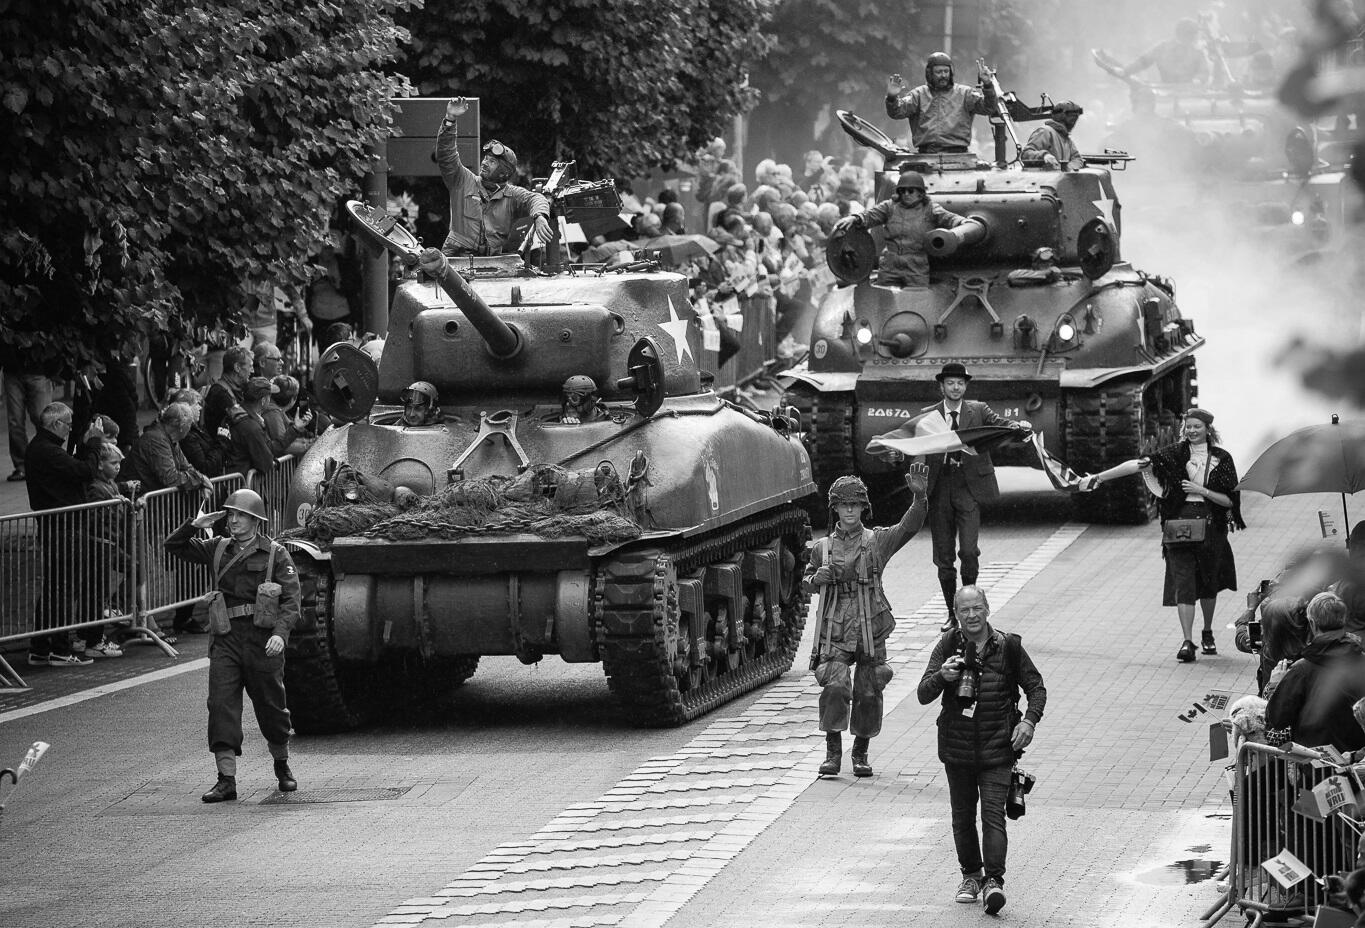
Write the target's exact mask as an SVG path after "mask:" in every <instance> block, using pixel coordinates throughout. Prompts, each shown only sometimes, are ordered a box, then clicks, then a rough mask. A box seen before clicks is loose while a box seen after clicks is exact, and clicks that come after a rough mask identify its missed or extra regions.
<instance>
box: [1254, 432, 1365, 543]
mask: <svg viewBox="0 0 1365 928" xmlns="http://www.w3.org/2000/svg"><path fill="white" fill-rule="evenodd" d="M1237 489H1239V490H1252V491H1254V492H1256V493H1264V494H1265V495H1266V496H1272V497H1273V496H1293V495H1295V494H1299V493H1340V494H1341V512H1342V515H1343V516H1344V517H1345V518H1346V527H1347V528H1348V529H1349V527H1350V515H1349V514H1348V513H1347V511H1346V494H1348V493H1358V492H1360V491H1361V490H1365V421H1354V422H1342V421H1341V420H1340V419H1339V418H1338V417H1337V416H1335V415H1334V416H1332V422H1331V424H1330V425H1310V426H1309V427H1308V428H1305V429H1299V430H1298V431H1297V432H1293V433H1291V434H1289V435H1286V436H1285V437H1284V438H1281V439H1280V440H1279V441H1277V442H1275V444H1273V445H1271V446H1270V447H1269V448H1267V449H1265V451H1263V452H1262V453H1261V456H1260V457H1258V458H1257V459H1256V461H1255V463H1253V464H1252V465H1251V467H1250V468H1248V469H1247V472H1246V476H1245V477H1243V478H1242V481H1241V482H1240V483H1238V484H1237Z"/></svg>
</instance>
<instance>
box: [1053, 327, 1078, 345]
mask: <svg viewBox="0 0 1365 928" xmlns="http://www.w3.org/2000/svg"><path fill="white" fill-rule="evenodd" d="M1057 337H1058V338H1060V339H1061V340H1062V341H1064V342H1069V341H1071V340H1072V339H1073V338H1075V337H1076V327H1075V326H1074V325H1072V324H1071V323H1069V322H1063V323H1062V324H1061V325H1059V326H1057Z"/></svg>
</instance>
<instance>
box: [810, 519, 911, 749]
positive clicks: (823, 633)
mask: <svg viewBox="0 0 1365 928" xmlns="http://www.w3.org/2000/svg"><path fill="white" fill-rule="evenodd" d="M926 508H927V507H926V504H925V503H924V501H923V500H916V501H915V503H914V505H912V506H911V507H910V508H909V510H907V511H906V513H905V516H904V517H902V519H901V521H900V522H899V523H897V524H896V525H893V526H890V527H885V528H863V529H862V530H861V531H855V532H850V533H844V532H842V531H840V530H839V529H837V528H836V529H834V530H833V531H831V532H830V534H829V536H828V537H827V538H824V539H822V540H821V541H820V542H818V543H817V544H816V545H815V547H814V548H813V549H812V551H811V559H810V562H809V563H808V564H807V565H806V582H807V585H810V584H812V583H813V580H812V578H813V577H814V575H815V572H816V571H817V570H819V569H820V568H821V567H822V566H824V565H825V564H828V565H829V566H830V568H831V569H832V572H833V574H834V582H832V583H826V584H823V585H821V586H820V590H819V592H820V619H819V625H818V626H817V628H816V632H817V639H816V647H817V648H818V649H819V657H820V663H819V666H818V667H817V668H816V670H815V679H816V681H817V682H819V683H820V684H821V685H822V686H823V687H824V689H823V690H821V692H820V730H821V731H826V732H832V731H843V730H844V729H845V728H848V729H850V730H851V731H852V732H853V734H854V735H855V736H856V737H860V738H871V737H873V736H875V735H877V734H878V733H879V732H881V730H882V691H883V690H884V689H886V685H887V684H888V683H889V682H891V676H892V672H891V668H890V667H888V666H887V664H886V639H887V637H888V636H890V634H891V632H892V630H893V629H894V628H895V627H896V620H895V618H894V617H893V616H892V615H891V605H890V603H888V602H887V600H886V593H885V592H884V591H883V589H882V577H881V575H882V570H883V568H884V567H885V566H886V562H887V561H888V560H890V558H891V556H892V555H893V554H895V553H896V552H897V551H899V550H900V549H901V548H902V547H903V546H904V545H905V543H906V542H908V541H909V540H910V539H911V538H913V537H914V536H915V533H916V532H917V531H919V529H920V526H921V525H923V524H924V515H925V510H926Z"/></svg>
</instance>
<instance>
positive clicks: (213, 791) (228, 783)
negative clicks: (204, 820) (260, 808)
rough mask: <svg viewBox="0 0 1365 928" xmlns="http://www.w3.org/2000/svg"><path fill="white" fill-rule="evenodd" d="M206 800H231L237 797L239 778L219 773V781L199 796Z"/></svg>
mask: <svg viewBox="0 0 1365 928" xmlns="http://www.w3.org/2000/svg"><path fill="white" fill-rule="evenodd" d="M199 798H200V799H202V800H203V801H204V802H229V801H231V800H233V799H236V798H237V778H236V777H228V776H224V775H223V774H221V773H220V774H218V782H217V783H215V784H213V786H212V788H210V789H209V791H208V792H207V793H205V794H204V795H202V796H200V797H199Z"/></svg>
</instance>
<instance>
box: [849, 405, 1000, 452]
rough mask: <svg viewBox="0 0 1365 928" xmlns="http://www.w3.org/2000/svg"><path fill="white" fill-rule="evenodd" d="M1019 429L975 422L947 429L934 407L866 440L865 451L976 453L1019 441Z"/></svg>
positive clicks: (946, 424)
mask: <svg viewBox="0 0 1365 928" xmlns="http://www.w3.org/2000/svg"><path fill="white" fill-rule="evenodd" d="M1022 437H1023V433H1022V431H1021V430H1020V429H1017V428H1015V427H1014V426H1012V425H978V426H973V427H972V428H965V429H956V430H954V429H950V428H949V427H948V423H946V422H944V421H943V416H942V415H940V414H939V412H938V410H936V409H933V410H930V411H928V412H923V413H920V414H919V415H918V416H916V417H915V418H913V419H907V420H906V421H905V424H903V425H902V426H901V427H900V428H898V429H896V430H895V431H892V432H886V433H884V434H882V435H878V436H876V437H875V438H873V439H872V440H871V441H870V442H868V443H867V452H868V454H886V453H888V452H892V451H895V452H898V453H900V454H903V455H905V456H906V457H918V456H919V455H922V454H946V453H948V452H950V451H961V452H963V453H965V454H976V453H977V452H978V451H990V450H991V449H992V448H995V447H997V446H999V445H1003V444H1004V443H1005V442H1008V441H1019V440H1021V438H1022Z"/></svg>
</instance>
